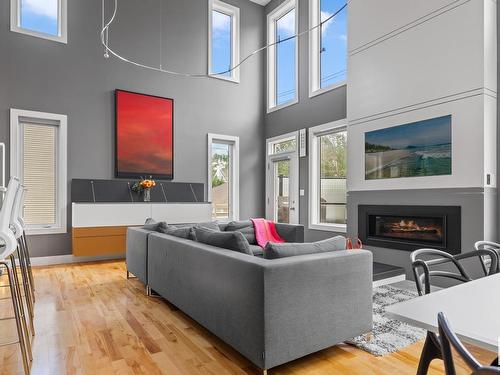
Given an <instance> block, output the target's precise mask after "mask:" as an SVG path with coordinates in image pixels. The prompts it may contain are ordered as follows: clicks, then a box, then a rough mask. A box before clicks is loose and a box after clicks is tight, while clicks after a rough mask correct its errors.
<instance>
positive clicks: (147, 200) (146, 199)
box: [142, 189, 151, 202]
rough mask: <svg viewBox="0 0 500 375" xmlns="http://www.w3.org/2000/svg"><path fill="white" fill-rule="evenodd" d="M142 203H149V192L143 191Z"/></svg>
mask: <svg viewBox="0 0 500 375" xmlns="http://www.w3.org/2000/svg"><path fill="white" fill-rule="evenodd" d="M142 198H143V200H144V202H151V190H150V189H144V194H143V196H142Z"/></svg>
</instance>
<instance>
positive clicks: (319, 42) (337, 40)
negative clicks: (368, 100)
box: [309, 0, 347, 96]
mask: <svg viewBox="0 0 500 375" xmlns="http://www.w3.org/2000/svg"><path fill="white" fill-rule="evenodd" d="M309 27H311V28H313V27H315V28H314V30H313V31H312V32H311V33H310V34H309V38H310V39H309V49H310V51H309V96H314V95H317V94H321V93H323V92H325V91H329V90H331V89H333V88H336V87H339V86H341V85H344V84H345V83H346V80H347V6H346V1H345V0H310V9H309Z"/></svg>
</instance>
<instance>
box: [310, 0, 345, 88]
mask: <svg viewBox="0 0 500 375" xmlns="http://www.w3.org/2000/svg"><path fill="white" fill-rule="evenodd" d="M320 1H321V0H309V28H313V27H315V26H318V25H319V24H320V23H321V9H320ZM320 72H321V27H319V26H318V27H315V29H314V30H312V31H311V32H310V33H309V97H310V98H312V97H315V96H317V95H321V94H324V93H325V92H328V91H331V90H334V89H336V88H338V87H341V86H345V85H347V80H343V81H340V82H337V83H334V84H332V85H330V86H327V87H323V88H321V77H320Z"/></svg>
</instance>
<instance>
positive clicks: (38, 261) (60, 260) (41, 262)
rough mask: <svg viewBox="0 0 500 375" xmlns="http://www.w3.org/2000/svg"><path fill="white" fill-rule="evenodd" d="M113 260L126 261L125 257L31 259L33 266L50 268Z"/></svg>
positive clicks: (56, 256) (63, 256)
mask: <svg viewBox="0 0 500 375" xmlns="http://www.w3.org/2000/svg"><path fill="white" fill-rule="evenodd" d="M112 259H125V255H124V254H123V255H102V256H88V257H75V256H73V255H55V256H51V257H34V258H31V265H32V266H50V265H53V264H67V263H86V262H95V261H97V260H112Z"/></svg>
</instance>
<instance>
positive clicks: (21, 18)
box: [10, 0, 68, 43]
mask: <svg viewBox="0 0 500 375" xmlns="http://www.w3.org/2000/svg"><path fill="white" fill-rule="evenodd" d="M66 9H67V0H43V1H40V0H11V2H10V30H11V31H14V32H18V33H22V34H27V35H31V36H36V37H38V38H43V39H49V40H53V41H56V42H61V43H67V40H68V37H67V20H66V14H67V10H66Z"/></svg>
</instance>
